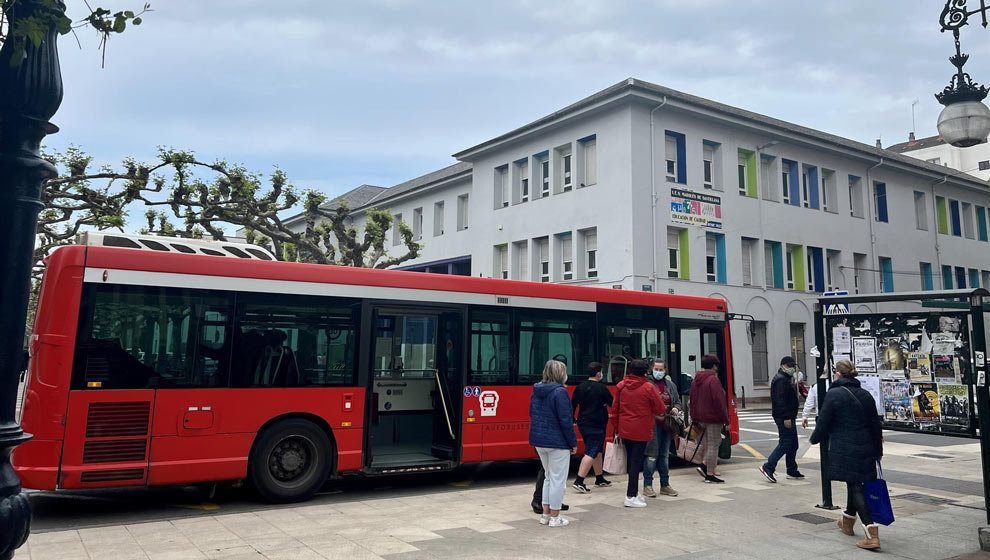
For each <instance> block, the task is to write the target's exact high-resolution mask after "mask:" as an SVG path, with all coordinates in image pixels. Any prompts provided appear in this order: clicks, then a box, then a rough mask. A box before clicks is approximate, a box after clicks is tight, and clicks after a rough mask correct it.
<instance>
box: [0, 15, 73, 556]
mask: <svg viewBox="0 0 990 560" xmlns="http://www.w3.org/2000/svg"><path fill="white" fill-rule="evenodd" d="M5 5H6V6H7V13H6V16H7V18H8V22H11V23H13V22H16V21H18V20H19V19H20V18H25V17H28V16H31V15H33V14H39V13H43V11H44V10H58V11H59V12H62V11H64V10H65V5H64V4H62V3H61V2H58V3H57V6H55V7H52V5H51V4H49V3H46V2H44V1H42V0H19V1H17V2H8V3H6V4H5ZM11 27H13V25H12V26H11ZM57 36H58V35H57V32H56V30H55V29H54V28H51V29H49V30H48V31H47V33H46V35H45V38H44V41H43V42H42V43H41V45H39V46H37V47H35V46H34V44H33V43H32V42H31V41H30V40H29V41H27V45H26V49H27V58H25V59H24V60H23V62H21V63H20V64H18V65H14V66H12V65H11V64H10V61H11V57H12V56H13V49H12V48H11V45H12V43H10V42H7V43H5V44H4V46H3V48H2V49H0V262H2V264H0V559H3V560H5V559H8V558H11V557H12V556H13V555H14V550H15V549H16V548H18V547H19V546H21V545H22V544H24V542H25V541H26V540H27V536H28V533H29V532H30V528H31V508H30V505H29V503H28V500H27V496H26V495H25V494H23V493H22V492H21V482H20V480H19V479H18V478H17V474H16V473H15V472H14V469H13V468H12V467H11V466H10V453H11V452H12V451H13V450H14V448H15V447H17V445H19V444H21V443H24V442H25V441H27V440H28V439H30V438H31V436H30V435H29V434H25V433H24V432H23V431H22V430H21V428H20V426H18V425H17V420H16V418H15V406H16V401H17V385H18V381H19V379H20V372H21V370H22V369H23V367H24V354H23V348H24V346H23V344H24V325H25V319H26V317H27V306H28V294H29V292H30V287H31V264H32V254H33V252H34V242H35V227H36V225H37V218H38V211H39V210H41V200H40V195H41V184H42V182H43V181H44V180H45V179H47V178H49V177H54V176H55V174H56V172H55V167H54V166H53V165H52V164H50V163H48V162H47V161H45V160H44V159H42V158H41V156H40V145H41V140H42V139H43V138H44V137H45V136H46V135H48V134H52V133H54V132H57V131H58V128H57V127H56V126H55V125H53V124H52V123H50V122H48V119H50V118H51V117H52V116H53V115H54V114H55V112H56V111H57V110H58V107H59V105H60V104H61V103H62V75H61V73H60V71H59V65H58V51H57V49H56V45H55V42H56V38H57Z"/></svg>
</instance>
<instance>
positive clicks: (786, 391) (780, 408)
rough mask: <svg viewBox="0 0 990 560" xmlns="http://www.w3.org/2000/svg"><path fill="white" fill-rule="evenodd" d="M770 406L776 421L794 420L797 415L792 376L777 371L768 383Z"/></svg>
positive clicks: (795, 391) (782, 371)
mask: <svg viewBox="0 0 990 560" xmlns="http://www.w3.org/2000/svg"><path fill="white" fill-rule="evenodd" d="M770 406H771V407H772V409H773V410H772V412H773V417H774V418H775V419H778V420H794V419H795V418H797V415H798V408H800V403H798V396H797V386H796V385H795V383H794V376H793V375H791V374H790V373H787V372H785V371H784V370H782V369H778V370H777V375H775V376H773V381H771V382H770Z"/></svg>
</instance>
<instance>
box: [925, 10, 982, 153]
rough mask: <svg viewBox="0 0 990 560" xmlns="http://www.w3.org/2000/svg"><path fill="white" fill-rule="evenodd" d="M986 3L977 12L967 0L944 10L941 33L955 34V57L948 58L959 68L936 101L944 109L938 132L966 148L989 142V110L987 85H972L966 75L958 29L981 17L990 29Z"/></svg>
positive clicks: (953, 143) (954, 143)
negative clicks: (968, 7)
mask: <svg viewBox="0 0 990 560" xmlns="http://www.w3.org/2000/svg"><path fill="white" fill-rule="evenodd" d="M986 2H987V0H980V7H979V8H976V9H974V10H968V9H967V8H966V0H948V1H947V2H946V3H945V8H943V9H942V16H941V18H940V22H941V24H942V32H945V31H952V36H953V37H954V38H955V40H956V54H955V55H953V56H951V57H949V62H951V63H952V65H953V66H955V67H956V75H955V76H953V77H952V81H950V82H949V85H947V86H945V89H944V90H943V91H942V92H941V93H936V94H935V98H936V99H938V102H939V103H941V104H942V105H945V109H942V113H941V114H940V115H939V116H938V133H939V135H940V136H941V137H942V139H944V140H945V141H946V142H948V143H949V144H952V145H953V146H958V147H960V148H966V147H969V146H975V145H976V144H981V143H983V142H986V140H987V135H990V109H988V108H987V106H986V105H984V104H983V99H984V98H986V96H987V92H988V91H987V88H986V86H981V85H979V84H976V83H973V79H972V78H970V77H969V74H967V73H966V72H963V65H964V64H966V61H967V60H968V59H969V55H968V54H963V52H962V51H961V50H960V46H959V28H961V27H962V26H964V25H966V24H967V23H969V16H972V15H975V14H980V16H982V18H983V27H986V26H987V23H988V22H987V10H990V7H988V6H987V5H986Z"/></svg>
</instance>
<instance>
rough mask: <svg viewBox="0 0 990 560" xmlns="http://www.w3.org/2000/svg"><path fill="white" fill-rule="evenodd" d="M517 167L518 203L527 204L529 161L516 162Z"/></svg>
mask: <svg viewBox="0 0 990 560" xmlns="http://www.w3.org/2000/svg"><path fill="white" fill-rule="evenodd" d="M516 165H518V166H519V202H529V160H528V159H524V160H522V161H520V162H518V163H517V164H516Z"/></svg>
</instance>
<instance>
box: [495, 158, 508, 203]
mask: <svg viewBox="0 0 990 560" xmlns="http://www.w3.org/2000/svg"><path fill="white" fill-rule="evenodd" d="M508 205H509V166H508V165H503V166H501V167H496V168H495V208H496V209H498V208H505V207H506V206H508Z"/></svg>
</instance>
